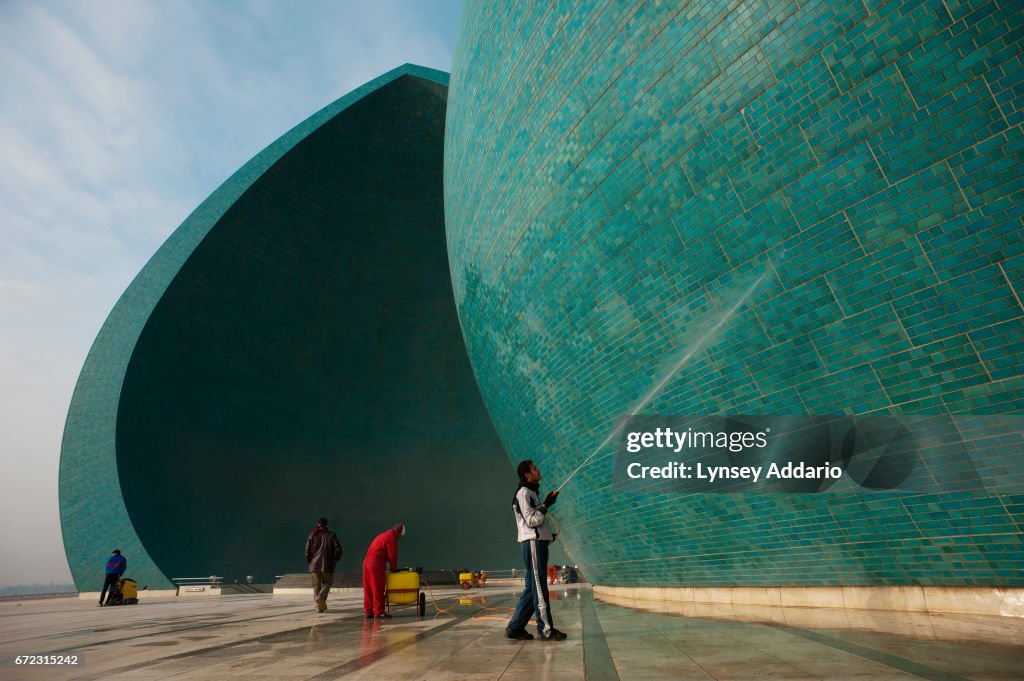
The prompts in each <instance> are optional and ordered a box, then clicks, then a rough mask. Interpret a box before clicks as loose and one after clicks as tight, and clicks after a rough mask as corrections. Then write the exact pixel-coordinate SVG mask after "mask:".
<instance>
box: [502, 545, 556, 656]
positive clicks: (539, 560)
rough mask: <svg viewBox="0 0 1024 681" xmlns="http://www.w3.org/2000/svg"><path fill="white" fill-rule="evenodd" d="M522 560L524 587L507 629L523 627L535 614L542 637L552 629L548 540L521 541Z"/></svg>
mask: <svg viewBox="0 0 1024 681" xmlns="http://www.w3.org/2000/svg"><path fill="white" fill-rule="evenodd" d="M521 545H522V547H523V562H524V563H526V589H525V590H524V591H523V594H522V595H521V596H520V597H519V604H518V605H516V611H515V612H514V613H513V614H512V619H511V620H510V621H509V623H508V628H509V629H513V630H515V629H525V628H526V625H527V624H529V623H530V618H531V617H532V616H533V614H534V613H536V614H537V631H538V633H540V635H541V637H542V638H543V637H544V636H546V635H547V634H546V632H550V631H551V630H552V629H554V628H555V627H554V625H553V624H552V621H551V601H550V600H548V579H547V576H548V542H546V541H540V540H537V539H531V540H530V541H524V542H521Z"/></svg>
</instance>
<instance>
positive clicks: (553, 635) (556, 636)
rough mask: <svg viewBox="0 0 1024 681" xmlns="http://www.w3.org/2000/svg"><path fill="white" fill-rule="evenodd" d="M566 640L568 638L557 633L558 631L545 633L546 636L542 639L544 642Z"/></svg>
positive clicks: (563, 633)
mask: <svg viewBox="0 0 1024 681" xmlns="http://www.w3.org/2000/svg"><path fill="white" fill-rule="evenodd" d="M531 638H532V637H531ZM567 638H569V637H568V636H566V635H565V632H563V631H559V630H558V629H552V630H551V631H549V632H548V633H547V636H545V637H544V640H545V641H564V640H565V639H567Z"/></svg>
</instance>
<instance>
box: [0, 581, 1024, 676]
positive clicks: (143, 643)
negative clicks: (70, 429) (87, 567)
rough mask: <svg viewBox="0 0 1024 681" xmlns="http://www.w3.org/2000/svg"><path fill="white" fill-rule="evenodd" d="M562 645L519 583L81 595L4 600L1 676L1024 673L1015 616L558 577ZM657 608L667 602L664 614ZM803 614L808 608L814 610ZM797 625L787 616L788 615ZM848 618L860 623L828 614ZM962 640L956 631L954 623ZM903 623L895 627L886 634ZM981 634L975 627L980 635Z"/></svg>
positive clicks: (1022, 638) (1022, 634) (1023, 631)
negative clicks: (842, 609)
mask: <svg viewBox="0 0 1024 681" xmlns="http://www.w3.org/2000/svg"><path fill="white" fill-rule="evenodd" d="M553 589H554V591H553V594H552V595H553V597H555V598H556V599H557V600H555V601H554V602H553V604H552V610H553V613H554V617H555V624H556V626H557V627H558V628H559V629H562V630H564V631H565V632H566V633H568V634H569V639H568V640H567V641H565V642H561V643H555V642H548V641H539V640H537V641H526V642H518V641H511V640H508V639H506V638H505V637H504V627H505V621H506V620H507V618H508V617H509V615H510V613H511V610H512V607H513V605H514V602H515V593H514V591H515V590H514V589H513V588H492V587H487V588H485V589H482V590H473V591H472V592H469V593H470V594H471V597H466V595H465V594H461V593H459V592H456V591H454V590H442V591H437V592H435V593H434V594H433V597H434V599H436V600H435V603H436V605H437V606H440V608H441V609H442V610H444V611H446V612H437V608H435V607H434V605H433V604H429V603H428V607H427V616H426V617H424V618H422V619H420V618H417V617H416V616H415V613H414V611H413V609H412V608H397V609H395V610H394V615H395V616H394V618H393V619H391V620H385V621H384V622H380V621H374V620H365V619H363V617H362V612H361V611H362V608H361V605H362V603H361V597H360V596H359V595H358V594H342V595H333V596H332V597H331V600H330V601H329V605H330V610H329V611H328V612H326V613H324V614H317V613H316V612H315V611H314V609H313V606H312V602H311V601H309V599H307V598H305V597H302V596H269V595H242V596H220V597H209V598H182V599H169V600H151V601H148V602H143V603H140V604H138V605H134V606H124V607H115V608H97V607H95V605H94V604H93V603H91V602H88V601H82V600H79V599H74V598H60V599H49V600H38V601H35V600H23V601H7V602H2V603H0V679H17V680H19V681H20V680H21V679H27V680H31V679H56V680H62V679H82V680H85V679H104V680H105V679H176V680H177V679H180V680H183V681H184V680H188V681H199V680H200V679H216V680H223V679H251V680H253V681H255V680H257V679H279V680H291V679H295V680H299V679H302V680H309V681H311V680H316V681H321V680H324V681H326V680H327V679H374V680H376V681H392V680H398V679H407V680H409V681H416V680H423V681H427V680H442V679H444V680H447V681H462V680H469V679H473V680H477V679H480V680H490V681H499V680H500V681H517V680H522V681H542V680H546V679H554V680H558V681H563V680H564V681H573V680H576V679H580V680H582V679H599V680H605V679H608V680H614V679H623V680H633V679H635V680H637V681H645V680H650V681H662V680H665V681H667V680H670V679H671V680H685V679H703V680H705V681H707V680H711V679H720V680H723V681H724V680H727V679H793V680H800V681H804V680H812V679H816V680H820V681H841V680H846V679H849V680H851V681H854V680H855V681H873V680H898V679H932V680H935V681H956V680H959V679H973V680H976V681H984V680H989V679H991V680H996V679H999V680H1005V679H1024V621H1022V620H1020V619H1013V618H979V617H977V616H972V617H967V616H964V617H956V616H944V617H941V618H937V616H932V619H931V620H930V621H929V623H927V624H926V625H922V622H921V620H920V617H918V618H916V619H912V618H909V617H908V618H906V619H904V618H902V617H901V615H900V614H899V613H895V614H894V613H876V615H875V616H873V617H871V618H868V620H867V621H868V625H864V624H863V622H864V621H865V620H864V619H863V617H858V618H843V617H836V616H835V613H834V612H833V613H825V612H824V611H822V612H821V613H819V614H821V617H820V618H819V617H816V616H815V613H816V612H818V611H817V610H815V609H810V608H802V609H800V610H802V611H803V613H802V614H801V618H800V619H799V620H798V621H800V622H802V623H806V626H803V625H802V626H792V625H787V624H783V623H780V622H783V621H786V620H785V618H784V617H780V618H777V619H778V621H774V622H767V621H766V622H762V623H751V622H743V621H730V620H728V619H722V618H719V617H716V616H715V613H714V612H708V613H706V614H707V615H708V616H701V617H694V616H683V615H681V614H673V613H671V612H648V611H643V610H638V609H636V608H626V607H620V606H615V605H609V604H606V603H603V602H600V601H597V600H595V599H594V598H593V595H592V593H591V591H590V590H589V589H587V588H585V587H583V588H577V587H553ZM663 609H664V608H663ZM807 611H810V613H808V612H807ZM794 621H796V620H794ZM853 621H857V622H859V623H860V624H858V625H857V626H856V627H854V626H848V627H840V626H837V624H836V623H837V622H853ZM958 630H959V631H961V632H962V635H957V634H956V632H957V631H958ZM894 632H898V633H894ZM977 632H982V635H978V634H977ZM72 652H73V653H75V654H77V655H79V656H80V659H81V662H82V664H80V665H79V666H77V667H56V666H51V667H28V666H17V665H15V664H14V663H13V657H14V656H15V655H19V654H20V655H27V654H33V655H43V654H46V655H55V654H66V653H72Z"/></svg>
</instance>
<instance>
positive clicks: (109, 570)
mask: <svg viewBox="0 0 1024 681" xmlns="http://www.w3.org/2000/svg"><path fill="white" fill-rule="evenodd" d="M127 569H128V561H127V560H126V559H125V557H124V556H122V555H121V549H114V550H113V551H112V552H111V553H110V558H108V559H107V567H106V568H105V570H104V572H105V573H106V579H105V580H104V581H103V591H100V605H103V597H104V596H106V599H107V601H108V602H109V601H110V599H111V597H112V596H113V595H114V594H115V593H116V592H117V584H118V582H120V581H121V575H123V574H124V571H125V570H127ZM107 589H110V591H109V593H108V592H107Z"/></svg>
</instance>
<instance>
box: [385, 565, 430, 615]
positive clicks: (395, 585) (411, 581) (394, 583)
mask: <svg viewBox="0 0 1024 681" xmlns="http://www.w3.org/2000/svg"><path fill="white" fill-rule="evenodd" d="M392 605H415V606H418V607H417V612H418V613H419V615H420V617H422V616H423V615H425V614H426V613H427V595H426V594H425V593H423V592H422V591H420V575H419V573H418V572H416V571H415V570H399V571H397V572H389V573H388V579H387V589H386V591H385V598H384V607H385V610H386V611H387V612H388V613H389V614H390V612H391V606H392Z"/></svg>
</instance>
